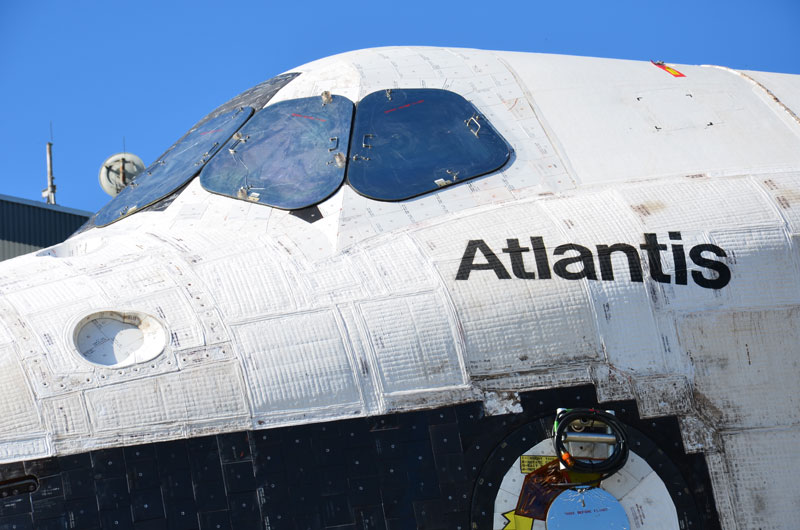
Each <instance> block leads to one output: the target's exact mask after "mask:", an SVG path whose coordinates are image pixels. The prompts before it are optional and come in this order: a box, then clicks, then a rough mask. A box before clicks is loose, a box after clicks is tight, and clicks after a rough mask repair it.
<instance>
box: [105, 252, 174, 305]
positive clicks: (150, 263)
mask: <svg viewBox="0 0 800 530" xmlns="http://www.w3.org/2000/svg"><path fill="white" fill-rule="evenodd" d="M143 261H144V263H140V264H139V266H131V267H121V268H117V269H114V271H113V272H110V273H107V274H103V275H99V276H96V277H95V278H94V280H95V281H96V282H97V285H99V286H100V288H101V289H102V290H103V292H105V294H106V296H108V298H109V299H110V300H112V301H114V302H117V301H122V300H130V299H131V298H139V297H141V296H143V295H147V294H151V293H155V292H158V291H161V290H164V289H169V288H171V287H174V286H175V282H173V281H172V279H171V278H170V277H169V276H168V275H167V272H166V270H164V266H163V264H161V263H159V262H158V261H155V260H143Z"/></svg>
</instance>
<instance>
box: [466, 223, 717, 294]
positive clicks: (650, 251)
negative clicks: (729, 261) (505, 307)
mask: <svg viewBox="0 0 800 530" xmlns="http://www.w3.org/2000/svg"><path fill="white" fill-rule="evenodd" d="M669 239H670V245H669V247H670V248H669V249H668V248H667V245H666V244H663V243H660V242H659V241H658V236H656V234H644V243H642V244H641V245H639V248H638V249H637V248H636V247H634V246H633V245H628V244H626V243H614V244H613V245H596V247H595V248H596V249H597V262H596V263H597V265H598V267H595V256H594V253H593V252H592V250H591V249H589V248H588V247H584V246H581V245H575V244H573V243H568V244H566V245H559V246H557V247H555V248H554V249H552V256H550V255H548V252H547V248H546V247H545V244H544V239H543V238H542V237H531V238H530V240H531V244H530V247H528V246H522V245H520V242H519V239H506V248H503V249H501V250H502V252H503V253H504V254H508V256H509V261H510V262H511V273H510V274H509V272H508V269H507V268H506V266H505V265H504V264H503V261H502V260H501V259H500V258H499V257H498V255H497V253H495V252H494V251H493V250H492V249H491V248H490V247H489V245H487V244H486V242H485V241H484V240H483V239H472V240H470V241H469V243H467V248H466V249H465V250H464V255H463V256H462V258H461V265H459V267H458V274H456V280H469V276H470V274H471V273H472V272H473V271H492V272H494V274H495V275H496V276H497V278H498V279H500V280H510V279H511V275H512V274H513V275H514V277H515V278H520V279H522V280H535V279H536V278H539V279H540V280H549V279H551V278H552V275H553V274H555V275H556V276H558V277H560V278H564V279H565V280H582V279H587V280H597V279H598V274H597V269H598V268H599V269H600V275H599V279H601V280H603V281H614V280H615V279H616V277H615V273H616V276H620V275H624V276H627V278H629V279H630V281H631V282H643V281H644V279H643V276H642V274H643V273H642V261H644V260H645V259H646V260H647V265H648V269H649V271H650V277H651V278H652V279H653V280H655V281H657V282H659V283H675V284H676V285H687V284H688V283H689V277H690V276H691V278H692V281H693V282H694V283H696V284H697V285H699V286H700V287H705V288H706V289H722V288H723V287H725V286H726V285H728V283H729V282H730V281H731V271H730V269H729V268H728V266H727V265H726V264H725V263H723V262H722V261H720V260H719V259H716V258H725V257H727V254H726V253H725V251H724V250H722V249H721V248H720V247H718V246H716V245H711V244H702V245H695V246H693V247H692V248H691V249H689V259H690V260H691V262H692V263H693V264H694V265H695V267H693V270H692V271H691V274H689V270H688V268H687V261H686V251H685V249H684V246H683V245H682V244H680V243H679V242H680V241H681V233H680V232H669ZM640 249H641V251H642V252H641V258H640V254H639V250H640ZM668 250H669V251H670V252H667V251H668ZM478 253H480V254H481V256H482V259H480V258H478V263H476V256H477V254H478ZM529 253H530V254H529ZM614 253H618V254H619V255H621V256H624V257H625V259H626V261H627V264H628V266H627V274H626V273H624V272H623V273H620V271H615V270H614V267H613V265H612V260H611V256H612V255H613V254H614ZM662 253H667V254H668V258H667V259H671V260H672V264H673V267H672V274H666V273H665V272H664V270H663V269H662V267H661V255H662ZM559 256H563V257H561V258H558V257H559ZM531 258H532V259H531ZM551 259H552V260H553V261H554V263H553V266H552V269H551V267H550V260H551ZM537 275H538V276H537Z"/></svg>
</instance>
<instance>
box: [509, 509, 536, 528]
mask: <svg viewBox="0 0 800 530" xmlns="http://www.w3.org/2000/svg"><path fill="white" fill-rule="evenodd" d="M503 517H504V518H505V520H506V521H508V522H507V523H506V525H505V526H504V527H503V530H532V529H533V519H531V518H530V517H525V516H524V515H517V514H516V513H514V510H511V511H510V512H506V513H504V514H503Z"/></svg>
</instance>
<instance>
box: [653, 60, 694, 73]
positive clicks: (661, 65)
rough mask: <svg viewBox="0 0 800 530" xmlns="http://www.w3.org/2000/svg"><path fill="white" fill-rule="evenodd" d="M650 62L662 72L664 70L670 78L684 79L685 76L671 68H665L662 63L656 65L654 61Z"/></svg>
mask: <svg viewBox="0 0 800 530" xmlns="http://www.w3.org/2000/svg"><path fill="white" fill-rule="evenodd" d="M650 62H651V63H653V64H654V65H656V66H658V67H659V68H661V69H662V70H664V71H665V72H667V73H668V74H670V75H671V76H672V77H686V76H685V75H683V74H682V73H680V72H679V71H677V70H676V69H674V68H672V67H671V66H667V65H666V64H664V63H661V62H658V63H657V62H655V61H650Z"/></svg>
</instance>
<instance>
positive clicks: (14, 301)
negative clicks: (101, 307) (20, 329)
mask: <svg viewBox="0 0 800 530" xmlns="http://www.w3.org/2000/svg"><path fill="white" fill-rule="evenodd" d="M97 296H102V293H101V292H100V290H99V289H98V288H97V287H96V286H95V285H94V284H93V283H92V282H91V281H90V280H88V279H87V278H84V277H82V276H76V277H73V278H65V279H64V280H63V281H56V282H52V283H48V284H44V285H38V286H36V287H31V288H29V289H25V290H22V291H16V292H13V293H9V294H7V295H6V300H8V301H9V302H11V305H13V306H14V307H15V308H16V309H17V311H19V312H20V313H22V314H27V315H29V314H32V313H39V312H41V311H44V310H52V309H53V308H55V307H58V306H61V305H67V304H71V303H74V302H76V301H78V300H83V299H87V298H93V297H97Z"/></svg>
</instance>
